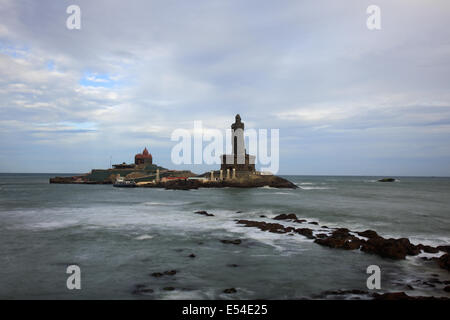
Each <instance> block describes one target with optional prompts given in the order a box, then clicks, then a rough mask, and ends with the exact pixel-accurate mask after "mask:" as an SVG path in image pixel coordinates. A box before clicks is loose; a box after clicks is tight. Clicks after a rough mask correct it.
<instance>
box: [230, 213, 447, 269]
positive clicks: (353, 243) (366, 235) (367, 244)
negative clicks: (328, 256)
mask: <svg viewBox="0 0 450 320" xmlns="http://www.w3.org/2000/svg"><path fill="white" fill-rule="evenodd" d="M273 219H274V220H280V221H281V220H284V221H290V222H298V221H304V220H300V219H298V218H297V216H296V215H295V214H293V213H292V214H280V215H277V216H276V217H274V218H273ZM237 223H238V224H242V225H244V226H245V227H254V228H258V229H260V230H262V231H268V232H272V233H280V234H282V233H289V234H290V235H292V234H294V233H297V234H300V235H303V236H305V237H307V238H308V239H313V240H314V242H315V243H317V244H319V245H322V246H326V247H329V248H335V249H344V250H358V249H359V250H361V251H363V252H366V253H370V254H376V255H378V256H380V257H383V258H390V259H395V260H400V259H405V258H406V256H415V255H418V254H419V253H421V251H424V252H427V253H437V252H439V251H441V249H448V246H440V247H436V248H435V247H431V246H428V245H423V244H418V245H414V244H412V243H411V242H410V241H409V239H407V238H400V239H393V238H390V239H385V238H383V237H382V236H380V235H379V234H378V233H376V232H375V231H373V230H366V231H362V232H355V231H351V230H349V229H347V228H337V229H330V228H326V229H327V230H324V229H318V230H319V231H320V230H322V232H320V233H319V232H317V233H316V234H314V231H313V230H312V229H309V228H294V227H291V226H284V225H282V224H280V223H270V222H265V221H252V220H237ZM320 228H322V227H320ZM329 230H332V231H331V233H324V232H323V231H326V232H329ZM357 235H358V236H357ZM449 257H450V255H449V254H448V253H447V254H445V255H443V256H442V257H441V258H439V259H438V264H439V266H440V267H441V268H443V269H447V270H450V258H449ZM433 259H436V258H433Z"/></svg>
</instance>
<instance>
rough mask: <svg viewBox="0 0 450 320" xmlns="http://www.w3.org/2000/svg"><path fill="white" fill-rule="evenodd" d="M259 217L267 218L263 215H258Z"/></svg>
mask: <svg viewBox="0 0 450 320" xmlns="http://www.w3.org/2000/svg"><path fill="white" fill-rule="evenodd" d="M259 217H260V218H267V217H266V216H265V215H260V216H259Z"/></svg>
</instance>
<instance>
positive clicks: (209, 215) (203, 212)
mask: <svg viewBox="0 0 450 320" xmlns="http://www.w3.org/2000/svg"><path fill="white" fill-rule="evenodd" d="M194 213H196V214H201V215H203V216H207V217H214V215H213V214H212V213H208V212H206V211H204V210H201V211H195V212H194Z"/></svg>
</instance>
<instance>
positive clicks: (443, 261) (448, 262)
mask: <svg viewBox="0 0 450 320" xmlns="http://www.w3.org/2000/svg"><path fill="white" fill-rule="evenodd" d="M438 264H439V267H441V268H442V269H446V270H450V254H448V253H446V254H444V255H443V256H441V257H440V258H439V259H438Z"/></svg>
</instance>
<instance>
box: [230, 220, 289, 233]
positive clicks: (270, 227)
mask: <svg viewBox="0 0 450 320" xmlns="http://www.w3.org/2000/svg"><path fill="white" fill-rule="evenodd" d="M237 223H239V224H244V225H245V226H246V227H255V228H259V229H260V230H262V231H269V232H272V233H287V232H292V231H293V230H294V228H292V227H284V226H283V225H282V224H279V223H267V222H264V221H250V220H238V221H237Z"/></svg>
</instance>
